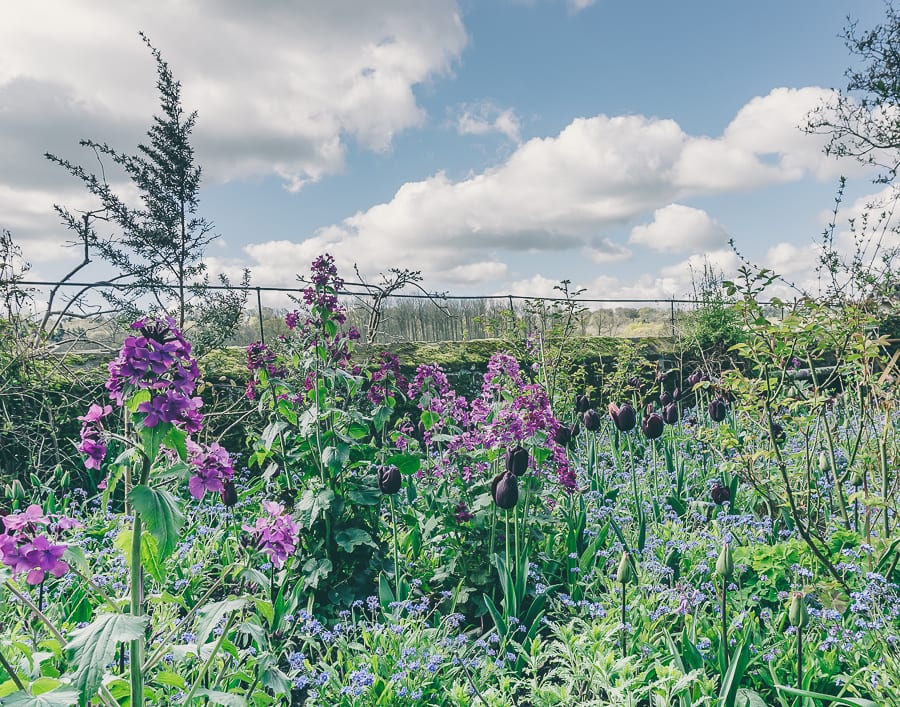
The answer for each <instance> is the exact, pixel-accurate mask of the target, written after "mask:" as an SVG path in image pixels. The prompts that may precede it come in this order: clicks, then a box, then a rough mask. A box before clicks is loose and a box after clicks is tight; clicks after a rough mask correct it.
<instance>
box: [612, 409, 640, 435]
mask: <svg viewBox="0 0 900 707" xmlns="http://www.w3.org/2000/svg"><path fill="white" fill-rule="evenodd" d="M607 409H608V410H609V416H610V417H611V418H612V421H613V422H614V423H615V425H616V429H618V430H619V432H629V431H630V430H633V429H634V426H635V425H636V424H637V414H636V413H635V412H634V408H633V407H631V403H625V404H624V405H622V407H618V406H616V405H615V404H613V403H610V404H609V407H608V408H607Z"/></svg>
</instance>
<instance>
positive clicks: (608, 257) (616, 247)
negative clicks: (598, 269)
mask: <svg viewBox="0 0 900 707" xmlns="http://www.w3.org/2000/svg"><path fill="white" fill-rule="evenodd" d="M584 254H585V255H586V256H587V257H588V258H589V259H590V260H591V262H594V263H597V265H602V264H604V263H616V262H619V261H621V260H628V259H629V258H630V257H631V250H629V249H628V248H626V247H625V246H623V245H620V244H619V243H613V241H611V240H610V239H609V238H601V239H600V240H598V241H595V242H594V243H593V244H592V245H591V246H589V247H587V248H585V249H584Z"/></svg>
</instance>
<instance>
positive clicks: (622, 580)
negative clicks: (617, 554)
mask: <svg viewBox="0 0 900 707" xmlns="http://www.w3.org/2000/svg"><path fill="white" fill-rule="evenodd" d="M632 579H634V569H633V568H632V566H631V558H629V557H628V553H627V552H623V553H622V559H621V560H619V569H618V571H617V572H616V581H617V582H618V583H619V584H628V583H629V582H630V581H631V580H632Z"/></svg>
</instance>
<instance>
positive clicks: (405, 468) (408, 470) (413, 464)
mask: <svg viewBox="0 0 900 707" xmlns="http://www.w3.org/2000/svg"><path fill="white" fill-rule="evenodd" d="M385 464H388V465H391V464H393V465H394V466H396V467H397V468H398V469H399V470H400V471H401V472H402V473H403V474H404V475H406V474H414V473H416V472H417V471H418V470H419V457H417V456H413V455H412V454H395V455H393V456H392V457H388V459H387V460H386V461H385Z"/></svg>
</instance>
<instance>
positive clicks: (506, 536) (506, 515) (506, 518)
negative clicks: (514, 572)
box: [503, 508, 509, 571]
mask: <svg viewBox="0 0 900 707" xmlns="http://www.w3.org/2000/svg"><path fill="white" fill-rule="evenodd" d="M503 523H504V526H503V527H504V532H503V536H504V537H503V540H504V541H505V544H506V569H507V571H509V509H508V508H507V509H506V510H505V511H504V514H503Z"/></svg>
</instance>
